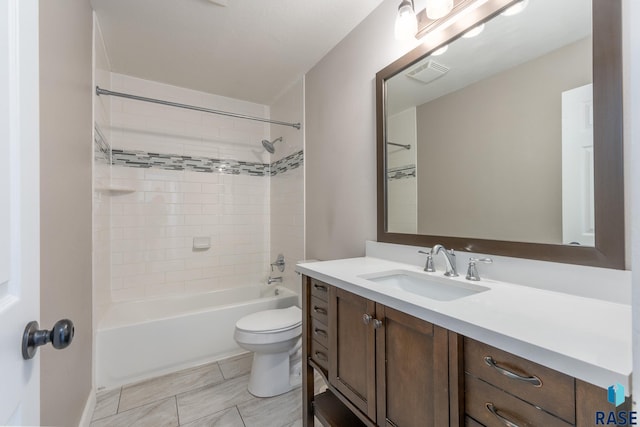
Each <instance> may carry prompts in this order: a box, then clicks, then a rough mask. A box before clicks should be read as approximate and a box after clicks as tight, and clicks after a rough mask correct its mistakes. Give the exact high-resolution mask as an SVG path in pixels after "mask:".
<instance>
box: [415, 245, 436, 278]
mask: <svg viewBox="0 0 640 427" xmlns="http://www.w3.org/2000/svg"><path fill="white" fill-rule="evenodd" d="M418 253H420V254H425V255H426V256H427V262H426V263H425V264H424V271H426V272H427V273H433V272H434V271H436V269H435V267H434V266H433V254H432V253H431V252H425V251H423V250H420V251H418Z"/></svg>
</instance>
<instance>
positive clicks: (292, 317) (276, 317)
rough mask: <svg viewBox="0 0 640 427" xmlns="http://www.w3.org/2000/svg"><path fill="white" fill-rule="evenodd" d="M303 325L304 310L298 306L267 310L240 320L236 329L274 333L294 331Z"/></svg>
mask: <svg viewBox="0 0 640 427" xmlns="http://www.w3.org/2000/svg"><path fill="white" fill-rule="evenodd" d="M301 323H302V310H300V309H299V308H298V307H296V306H292V307H289V308H280V309H276V310H265V311H259V312H257V313H253V314H249V315H248V316H244V317H243V318H242V319H240V320H238V322H237V323H236V328H238V329H242V330H243V331H247V332H256V333H260V332H274V331H280V330H286V329H292V328H295V327H297V326H300V324H301Z"/></svg>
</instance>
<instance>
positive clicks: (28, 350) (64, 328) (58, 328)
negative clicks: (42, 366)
mask: <svg viewBox="0 0 640 427" xmlns="http://www.w3.org/2000/svg"><path fill="white" fill-rule="evenodd" d="M39 327H40V325H38V322H36V321H33V322H29V323H28V324H27V326H26V327H25V328H24V334H23V335H22V357H23V358H24V359H25V360H29V359H33V357H34V356H35V355H36V352H37V351H38V347H40V346H41V345H45V344H47V343H51V345H52V346H53V348H55V349H58V350H62V349H63V348H67V347H68V346H69V344H71V341H73V335H74V333H75V327H74V326H73V322H72V321H71V320H69V319H62V320H58V321H57V322H56V324H55V325H53V328H51V330H50V331H48V330H46V329H38V328H39Z"/></svg>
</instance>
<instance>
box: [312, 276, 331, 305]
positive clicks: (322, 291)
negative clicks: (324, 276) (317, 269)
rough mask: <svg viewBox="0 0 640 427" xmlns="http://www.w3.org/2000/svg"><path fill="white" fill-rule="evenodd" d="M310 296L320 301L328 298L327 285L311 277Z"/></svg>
mask: <svg viewBox="0 0 640 427" xmlns="http://www.w3.org/2000/svg"><path fill="white" fill-rule="evenodd" d="M311 296H314V297H316V298H318V299H321V300H322V301H328V300H329V285H327V284H326V283H324V282H321V281H319V280H316V279H311Z"/></svg>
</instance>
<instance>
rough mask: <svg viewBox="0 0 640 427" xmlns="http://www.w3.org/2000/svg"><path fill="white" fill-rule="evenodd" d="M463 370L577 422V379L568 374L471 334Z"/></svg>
mask: <svg viewBox="0 0 640 427" xmlns="http://www.w3.org/2000/svg"><path fill="white" fill-rule="evenodd" d="M487 358H489V359H487ZM490 363H493V364H494V365H490ZM464 370H465V371H466V372H468V373H470V374H472V375H474V376H476V377H478V378H481V379H483V380H485V381H487V382H488V383H490V384H493V385H495V386H496V387H498V388H500V389H502V390H505V391H507V392H509V393H511V394H513V395H515V396H517V397H519V398H520V399H522V400H525V401H527V402H529V403H532V404H534V405H535V406H538V407H540V408H543V409H544V410H545V411H548V412H551V413H553V414H555V415H557V416H559V417H560V418H563V419H565V420H567V421H569V422H570V423H575V419H576V418H575V412H576V411H575V380H574V379H573V378H572V377H570V376H568V375H565V374H562V373H560V372H558V371H554V370H553V369H549V368H546V367H544V366H541V365H538V364H537V363H533V362H531V361H529V360H526V359H523V358H521V357H518V356H515V355H513V354H511V353H507V352H505V351H502V350H499V349H497V348H495V347H491V346H489V345H487V344H483V343H480V342H478V341H474V340H472V339H470V338H465V340H464ZM513 374H515V375H513ZM518 377H520V379H518ZM524 378H529V379H530V381H526V380H524ZM538 384H539V385H538Z"/></svg>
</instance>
